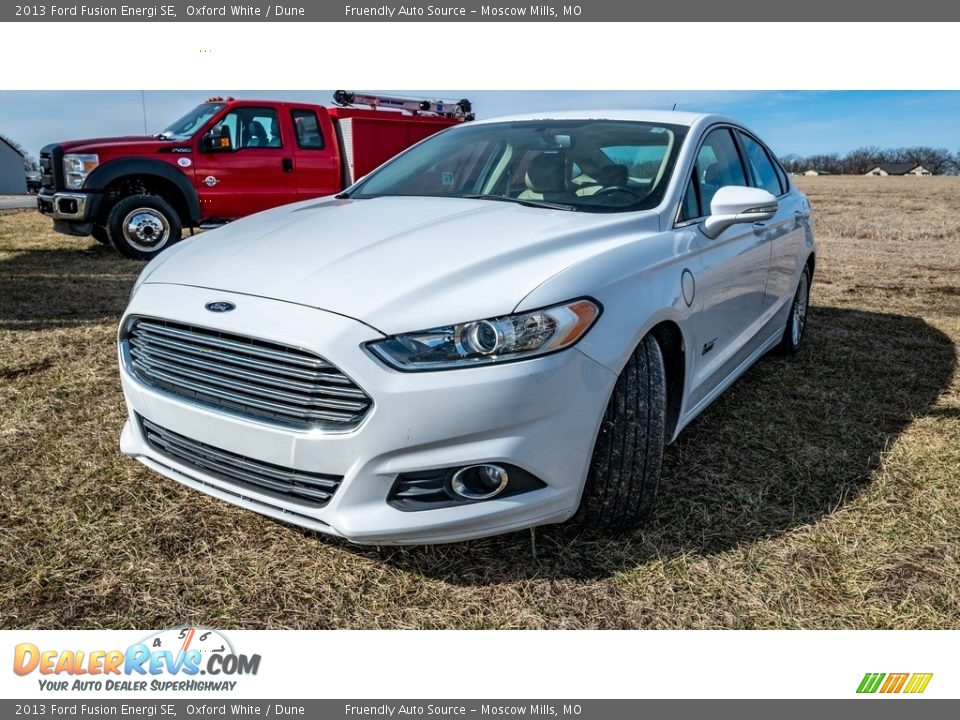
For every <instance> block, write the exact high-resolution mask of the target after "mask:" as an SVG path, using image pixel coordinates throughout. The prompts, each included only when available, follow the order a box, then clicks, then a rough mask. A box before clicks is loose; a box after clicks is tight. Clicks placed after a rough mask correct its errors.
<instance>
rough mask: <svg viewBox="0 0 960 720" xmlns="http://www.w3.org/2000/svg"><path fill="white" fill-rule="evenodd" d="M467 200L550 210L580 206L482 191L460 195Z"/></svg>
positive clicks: (574, 208)
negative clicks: (494, 201) (493, 201)
mask: <svg viewBox="0 0 960 720" xmlns="http://www.w3.org/2000/svg"><path fill="white" fill-rule="evenodd" d="M459 197H462V198H464V199H465V200H499V201H500V202H512V203H517V204H518V205H526V206H527V207H538V208H548V209H550V210H571V211H573V212H576V211H577V210H579V208H578V207H577V206H576V205H569V204H567V203H555V202H546V201H545V200H524V199H523V198H512V197H507V196H506V195H494V194H492V193H481V194H477V195H460V196H459Z"/></svg>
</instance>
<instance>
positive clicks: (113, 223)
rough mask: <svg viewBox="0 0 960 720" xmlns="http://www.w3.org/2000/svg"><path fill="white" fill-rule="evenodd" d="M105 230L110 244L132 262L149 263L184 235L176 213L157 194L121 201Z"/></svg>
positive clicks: (113, 209)
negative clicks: (132, 260) (146, 261)
mask: <svg viewBox="0 0 960 720" xmlns="http://www.w3.org/2000/svg"><path fill="white" fill-rule="evenodd" d="M106 227H107V234H108V236H109V238H110V244H111V245H113V247H115V248H116V249H117V251H118V252H119V253H120V254H121V255H124V256H126V257H128V258H132V259H134V260H150V259H151V258H153V257H154V256H156V255H157V254H158V253H160V252H161V251H162V250H164V249H165V248H167V247H169V246H171V245H173V244H174V243H175V242H177V241H178V240H180V237H181V235H182V233H183V227H182V225H181V224H180V217H179V216H178V215H177V211H176V210H174V209H173V207H172V206H171V205H170V203H168V202H167V201H166V200H164V199H163V198H162V197H159V196H157V195H131V196H129V197H125V198H121V199H120V200H118V201H117V204H116V205H114V206H113V207H112V208H111V209H110V212H109V214H108V215H107V225H106Z"/></svg>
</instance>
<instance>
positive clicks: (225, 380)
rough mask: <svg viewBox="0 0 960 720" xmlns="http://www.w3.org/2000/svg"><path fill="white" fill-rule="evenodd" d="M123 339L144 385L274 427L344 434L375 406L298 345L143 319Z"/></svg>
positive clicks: (132, 368)
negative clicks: (291, 345)
mask: <svg viewBox="0 0 960 720" xmlns="http://www.w3.org/2000/svg"><path fill="white" fill-rule="evenodd" d="M124 342H125V344H126V346H127V349H128V351H129V366H130V370H131V371H132V372H133V374H134V375H135V376H136V377H137V378H138V379H139V380H140V381H141V382H142V383H144V384H145V385H149V386H151V387H154V388H156V389H158V390H162V391H164V392H168V393H171V394H173V395H178V396H181V397H186V398H190V399H191V400H194V401H196V402H199V403H202V404H204V405H209V406H213V407H216V408H218V409H223V410H225V411H228V412H233V413H236V414H240V415H245V416H249V417H253V418H256V419H259V420H265V421H267V422H271V423H274V424H279V425H287V426H292V427H296V428H325V429H336V430H345V429H349V428H351V427H354V426H356V425H357V424H358V423H359V422H360V421H361V420H363V418H364V416H365V415H366V414H367V411H368V410H369V409H370V406H371V405H372V401H371V400H370V398H369V397H368V396H367V394H366V393H364V391H363V390H361V389H360V388H359V387H357V385H356V384H355V383H354V382H353V381H352V380H351V379H350V378H349V377H347V376H346V375H344V374H343V373H342V372H340V370H338V369H337V368H336V367H334V366H333V365H331V364H330V363H328V362H327V361H326V360H324V359H323V358H321V357H319V356H317V355H314V354H312V353H308V352H306V351H305V350H300V349H298V348H294V347H288V346H285V345H279V344H276V343H272V342H266V341H263V340H255V339H253V338H248V337H243V336H241V335H232V334H229V333H223V332H219V331H216V330H209V329H206V328H198V327H192V326H190V325H184V324H180V323H174V322H167V321H163V320H152V319H149V320H148V319H145V318H137V319H135V320H133V322H132V323H130V324H129V325H128V326H127V332H126V337H125V339H124Z"/></svg>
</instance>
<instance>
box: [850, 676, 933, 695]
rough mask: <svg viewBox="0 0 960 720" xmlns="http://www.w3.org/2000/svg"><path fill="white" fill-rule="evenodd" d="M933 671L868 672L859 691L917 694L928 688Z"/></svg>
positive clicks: (861, 682) (885, 693)
mask: <svg viewBox="0 0 960 720" xmlns="http://www.w3.org/2000/svg"><path fill="white" fill-rule="evenodd" d="M932 678H933V673H867V674H866V675H864V676H863V680H861V681H860V684H859V685H858V686H857V692H858V693H868V694H872V693H882V694H884V695H890V694H896V693H906V694H908V695H916V694H919V693H922V692H923V691H924V690H926V689H927V685H929V684H930V680H931V679H932Z"/></svg>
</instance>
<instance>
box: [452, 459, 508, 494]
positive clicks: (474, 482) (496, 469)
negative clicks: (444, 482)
mask: <svg viewBox="0 0 960 720" xmlns="http://www.w3.org/2000/svg"><path fill="white" fill-rule="evenodd" d="M509 479H510V476H509V475H507V471H506V470H504V469H503V468H502V467H500V466H499V465H470V466H469V467H465V468H461V469H460V470H457V472H456V473H455V474H454V476H453V478H452V479H451V480H450V487H451V488H453V491H454V492H455V493H456V494H457V495H459V496H460V497H464V498H467V499H468V500H488V499H489V498H492V497H494V496H496V495H499V494H500V493H502V492H503V491H504V490H505V489H506V487H507V481H508V480H509Z"/></svg>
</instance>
